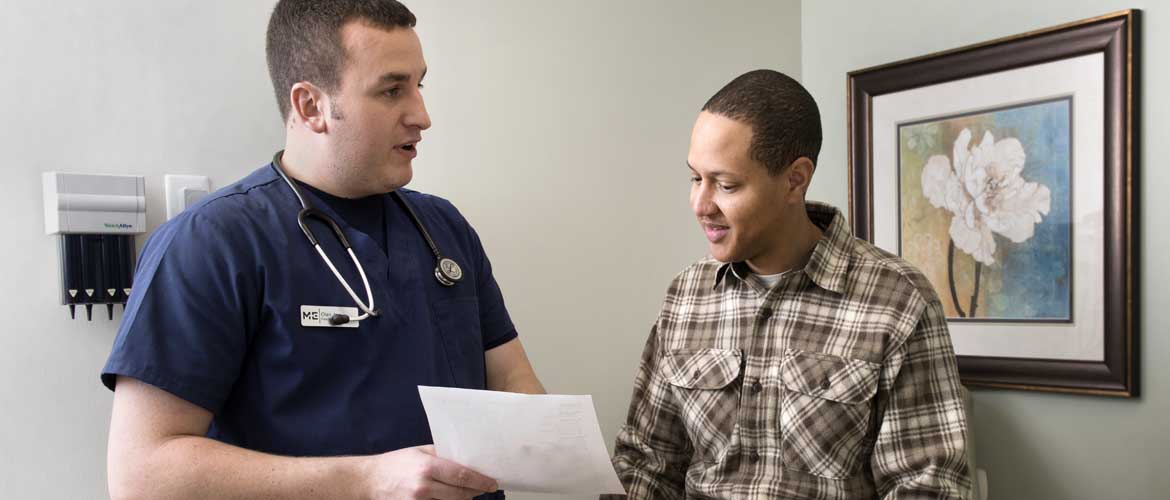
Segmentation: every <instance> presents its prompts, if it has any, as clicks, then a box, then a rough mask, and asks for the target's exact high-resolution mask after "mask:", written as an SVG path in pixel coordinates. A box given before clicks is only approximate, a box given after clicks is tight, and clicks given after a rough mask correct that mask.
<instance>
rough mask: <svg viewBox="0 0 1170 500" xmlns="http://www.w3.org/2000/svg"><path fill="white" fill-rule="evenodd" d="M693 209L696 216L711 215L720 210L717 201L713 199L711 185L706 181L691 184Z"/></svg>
mask: <svg viewBox="0 0 1170 500" xmlns="http://www.w3.org/2000/svg"><path fill="white" fill-rule="evenodd" d="M691 210H693V211H694V212H695V216H696V217H709V216H712V215H715V213H717V212H718V211H719V209H718V207H716V206H715V201H714V200H712V199H711V187H710V185H709V184H708V183H706V182H702V181H700V182H695V183H693V184H691Z"/></svg>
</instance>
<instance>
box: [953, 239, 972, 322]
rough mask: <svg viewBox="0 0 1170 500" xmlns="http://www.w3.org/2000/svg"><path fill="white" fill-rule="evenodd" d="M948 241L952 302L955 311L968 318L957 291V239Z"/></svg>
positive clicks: (961, 316)
mask: <svg viewBox="0 0 1170 500" xmlns="http://www.w3.org/2000/svg"><path fill="white" fill-rule="evenodd" d="M947 241H948V243H949V245H948V248H947V280H948V281H950V283H951V303H953V304H955V311H956V312H958V313H959V317H960V318H966V317H967V314H966V313H964V312H963V307H962V306H960V305H959V294H958V293H956V292H955V240H947ZM976 265H978V264H976ZM976 276H978V275H976Z"/></svg>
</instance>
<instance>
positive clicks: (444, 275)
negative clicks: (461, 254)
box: [435, 257, 463, 286]
mask: <svg viewBox="0 0 1170 500" xmlns="http://www.w3.org/2000/svg"><path fill="white" fill-rule="evenodd" d="M435 279H437V280H439V283H441V284H443V286H455V284H456V283H458V282H459V280H461V279H463V269H462V268H460V267H459V264H458V263H456V262H455V261H453V260H451V259H448V258H446V257H442V258H440V259H439V263H438V264H437V265H436V266H435Z"/></svg>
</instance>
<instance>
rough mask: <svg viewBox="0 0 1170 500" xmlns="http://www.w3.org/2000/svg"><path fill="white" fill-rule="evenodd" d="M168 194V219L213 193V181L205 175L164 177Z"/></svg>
mask: <svg viewBox="0 0 1170 500" xmlns="http://www.w3.org/2000/svg"><path fill="white" fill-rule="evenodd" d="M163 183H164V184H165V186H166V192H167V219H170V218H172V217H174V216H176V215H179V212H182V211H183V210H185V209H186V208H187V207H189V206H191V205H194V204H195V202H197V201H199V199H200V198H203V197H204V196H207V194H208V193H210V192H211V180H210V179H208V178H207V176H205V175H168V176H165V177H163Z"/></svg>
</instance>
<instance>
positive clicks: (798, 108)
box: [703, 69, 821, 175]
mask: <svg viewBox="0 0 1170 500" xmlns="http://www.w3.org/2000/svg"><path fill="white" fill-rule="evenodd" d="M703 111H707V112H709V113H714V114H717V115H722V116H725V117H727V118H731V119H732V120H736V121H740V122H744V123H746V124H748V125H750V126H751V128H752V140H751V144H750V145H749V146H748V154H749V156H751V158H752V159H753V160H756V161H758V162H760V163H762V164H763V165H764V166H765V167H767V169H768V173H769V174H772V175H777V174H779V173H780V172H781V171H783V170H784V167H786V166H788V165H791V164H792V162H794V161H796V160H797V159H798V158H800V157H802V156H803V157H806V158H808V159H809V160H811V161H812V163H813V165H814V166H815V165H816V163H817V155H818V154H820V152H821V113H820V110H818V109H817V103H816V101H814V100H813V98H812V95H810V94H809V93H808V91H807V90H805V89H804V87H803V86H801V85H800V83H799V82H797V81H796V80H794V79H792V78H791V77H789V76H788V75H785V74H783V73H780V72H779V71H772V70H768V69H758V70H755V71H749V72H747V73H744V74H742V75H740V76H739V77H737V78H736V79H734V80H732V81H731V83H728V84H727V85H725V86H724V87H723V88H722V89H719V92H716V93H715V95H714V96H712V97H711V99H710V100H708V101H707V104H704V105H703Z"/></svg>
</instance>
